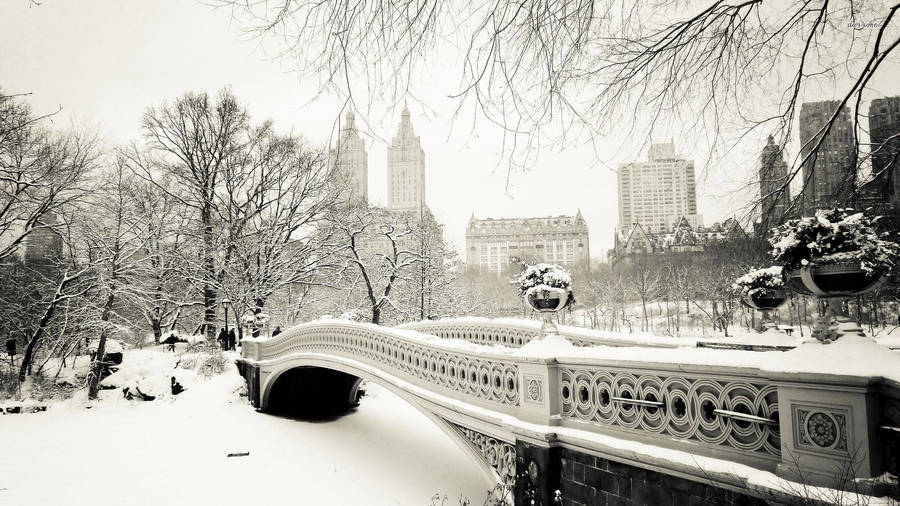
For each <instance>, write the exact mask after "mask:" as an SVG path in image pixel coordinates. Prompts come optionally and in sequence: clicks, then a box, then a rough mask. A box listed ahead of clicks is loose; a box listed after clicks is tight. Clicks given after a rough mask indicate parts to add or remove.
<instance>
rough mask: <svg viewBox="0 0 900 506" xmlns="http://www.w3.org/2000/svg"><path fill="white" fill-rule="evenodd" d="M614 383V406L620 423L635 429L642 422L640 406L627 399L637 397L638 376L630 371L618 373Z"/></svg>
mask: <svg viewBox="0 0 900 506" xmlns="http://www.w3.org/2000/svg"><path fill="white" fill-rule="evenodd" d="M614 381H615V383H614V384H613V397H614V399H613V407H614V409H615V412H616V419H617V420H618V424H619V425H621V426H623V427H627V428H629V429H633V428H635V427H637V426H638V425H639V424H640V423H641V413H640V408H638V407H637V405H635V404H634V403H629V402H627V400H625V399H635V398H637V377H636V376H634V375H633V374H629V373H621V374H616V375H615V376H614Z"/></svg>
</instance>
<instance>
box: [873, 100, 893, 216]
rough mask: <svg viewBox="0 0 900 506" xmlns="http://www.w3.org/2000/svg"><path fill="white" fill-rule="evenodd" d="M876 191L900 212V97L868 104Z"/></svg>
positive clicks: (874, 189) (884, 200)
mask: <svg viewBox="0 0 900 506" xmlns="http://www.w3.org/2000/svg"><path fill="white" fill-rule="evenodd" d="M869 138H870V140H871V143H872V148H871V149H872V176H873V178H874V181H873V183H874V186H875V188H873V191H875V192H878V193H880V195H879V196H880V197H881V198H880V199H879V200H881V201H883V202H889V203H890V207H892V208H893V211H894V213H897V212H898V211H900V96H898V97H885V98H876V99H875V100H872V102H871V103H870V104H869Z"/></svg>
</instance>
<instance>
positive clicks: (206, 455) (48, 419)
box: [0, 377, 489, 506]
mask: <svg viewBox="0 0 900 506" xmlns="http://www.w3.org/2000/svg"><path fill="white" fill-rule="evenodd" d="M227 379H228V378H225V377H220V378H217V379H214V380H211V381H207V382H203V383H202V384H200V383H198V384H197V385H196V386H195V388H194V389H193V390H189V391H187V392H185V393H184V394H182V395H181V396H180V397H179V398H178V400H177V401H175V402H157V403H130V404H126V403H124V401H122V402H119V401H115V400H112V399H111V400H110V402H108V403H106V402H105V403H102V404H101V405H100V406H99V407H95V408H94V409H90V410H88V409H84V408H73V409H65V408H55V409H51V410H50V411H48V412H46V413H39V414H29V415H7V416H0V456H2V458H0V505H4V506H7V505H8V506H18V505H27V506H37V505H48V506H49V505H53V506H56V505H82V504H84V505H87V504H90V505H91V506H103V505H111V506H112V505H115V506H123V505H160V506H162V505H182V504H183V505H192V506H198V505H223V506H224V505H249V504H259V505H265V504H296V505H305V504H309V505H332V504H334V505H345V504H346V505H363V504H365V505H422V506H425V505H428V504H429V503H430V500H431V496H432V495H434V494H435V493H436V492H439V493H441V494H447V495H448V496H449V500H448V501H447V504H448V506H449V505H453V506H455V505H456V504H458V501H457V499H456V498H457V496H458V495H459V494H464V495H466V496H467V497H469V498H470V499H472V501H473V502H474V503H475V504H480V503H481V501H483V499H484V497H485V494H486V491H487V488H488V487H489V483H488V482H487V480H486V478H485V477H484V476H483V475H481V473H480V472H479V470H478V469H477V468H476V466H474V465H472V464H471V463H470V461H469V460H468V459H467V457H466V456H465V455H464V454H463V453H462V451H461V450H460V449H459V448H458V447H456V446H455V445H454V443H453V442H452V441H451V440H450V439H449V438H448V437H447V436H446V435H445V434H443V433H442V432H441V431H440V429H438V428H437V427H435V426H434V425H432V424H431V422H430V421H428V420H427V419H426V418H425V417H424V416H423V415H421V414H420V413H418V412H417V411H416V410H415V409H414V408H412V407H411V406H409V405H408V404H406V403H405V402H404V401H402V400H400V399H399V398H398V397H396V396H394V395H393V394H390V393H389V392H387V391H385V390H383V389H381V388H379V387H377V386H375V385H369V387H368V390H369V393H370V394H371V396H370V397H367V398H365V399H363V404H362V405H361V406H360V407H359V408H358V410H357V411H356V412H354V413H352V414H349V415H347V416H344V417H342V418H340V419H338V420H335V421H330V422H319V423H311V422H303V421H296V420H291V419H287V418H279V417H275V416H271V415H266V414H260V413H256V412H255V411H254V410H253V409H252V408H251V407H249V406H247V405H245V404H230V403H228V401H227V399H223V395H222V394H221V392H222V391H223V388H221V385H219V386H217V383H227V381H226V380H227ZM231 379H233V378H231ZM224 390H225V391H227V387H226V388H225V389H224ZM104 393H105V394H109V395H112V394H118V392H115V391H111V392H104ZM188 394H191V395H188ZM242 451H249V452H250V456H248V457H239V458H226V454H228V453H230V452H242Z"/></svg>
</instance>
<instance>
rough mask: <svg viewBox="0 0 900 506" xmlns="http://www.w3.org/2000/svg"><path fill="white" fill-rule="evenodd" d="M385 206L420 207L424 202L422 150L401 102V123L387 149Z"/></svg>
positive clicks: (423, 159)
mask: <svg viewBox="0 0 900 506" xmlns="http://www.w3.org/2000/svg"><path fill="white" fill-rule="evenodd" d="M387 154H388V162H387V163H388V166H387V177H388V181H387V183H388V185H387V187H388V207H389V208H391V209H421V208H423V207H424V205H425V152H424V151H422V146H421V144H420V142H419V136H418V135H416V134H415V132H414V131H413V126H412V122H411V121H410V120H409V109H408V108H407V107H406V104H404V105H403V112H402V113H401V115H400V126H399V127H398V129H397V135H395V136H394V140H393V142H392V143H391V146H390V147H389V148H388V153H387Z"/></svg>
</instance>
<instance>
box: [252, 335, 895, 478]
mask: <svg viewBox="0 0 900 506" xmlns="http://www.w3.org/2000/svg"><path fill="white" fill-rule="evenodd" d="M525 330H527V328H526V329H525ZM512 335H513V334H507V337H509V336H512ZM464 339H465V336H461V338H448V337H443V338H442V337H438V336H435V335H429V334H424V333H421V332H417V331H413V330H410V329H408V328H390V327H381V326H377V325H372V324H364V323H356V322H350V321H346V320H319V321H315V322H311V323H307V324H303V325H298V326H296V327H294V328H291V329H288V330H286V331H285V332H284V333H282V334H281V335H279V336H277V337H275V338H271V339H245V340H244V341H243V342H242V343H243V348H242V356H243V359H242V360H243V362H244V363H245V364H248V365H251V366H253V367H257V368H259V369H260V370H262V372H263V373H265V374H262V376H261V377H262V378H269V377H273V376H277V372H278V371H279V370H281V369H286V368H290V367H297V366H299V365H303V364H304V360H307V359H308V358H309V357H315V356H322V355H331V356H335V357H341V358H344V359H349V361H350V362H351V363H359V364H361V365H360V366H359V367H361V368H363V367H364V368H369V369H373V368H374V369H377V370H378V371H380V372H381V373H383V374H385V375H387V376H389V377H393V378H396V379H397V380H400V384H403V382H405V384H408V385H410V386H409V387H407V388H423V389H425V390H427V391H429V392H433V393H434V394H435V395H436V396H437V398H439V399H448V401H447V402H455V401H462V402H463V403H467V404H463V405H462V406H465V405H469V406H473V407H474V406H479V407H480V408H479V409H484V408H487V409H489V410H491V412H493V413H494V414H495V416H500V417H503V416H508V417H511V418H508V419H506V420H507V421H506V422H504V423H527V424H534V425H533V426H537V427H546V430H547V431H550V432H553V433H556V434H558V435H559V437H577V438H585V437H587V438H590V437H608V436H612V437H614V438H618V439H619V440H626V441H629V440H630V441H635V442H638V443H643V444H650V445H655V446H658V447H663V448H672V449H676V450H681V451H684V452H687V453H689V454H697V455H706V456H709V457H715V458H721V459H726V460H729V461H733V462H739V463H742V464H747V465H751V466H753V467H756V468H759V469H765V470H769V471H775V470H776V468H777V469H778V470H779V472H780V473H781V472H782V470H783V469H788V468H796V467H797V466H798V464H797V462H798V461H797V458H798V456H807V457H808V458H807V459H806V460H803V459H801V460H800V462H801V463H802V466H803V468H802V469H800V471H802V472H804V473H806V474H813V475H816V474H817V473H818V475H817V479H818V481H826V480H827V479H828V477H829V475H828V473H832V472H833V470H834V468H835V466H838V467H839V466H840V465H843V464H845V463H846V462H847V461H848V459H849V460H853V461H854V462H855V463H854V465H858V466H859V467H858V469H859V472H860V473H861V474H859V475H860V476H873V474H871V473H876V474H877V473H879V472H882V471H883V469H882V467H883V465H882V464H881V462H882V461H883V455H882V454H883V453H884V452H886V451H889V450H887V449H885V448H888V447H889V445H886V444H882V443H883V441H882V440H884V441H888V442H889V440H888V439H886V438H888V437H890V434H892V433H893V432H892V430H888V429H880V428H879V427H897V426H898V425H900V421H897V412H898V411H900V408H898V404H897V398H898V395H896V393H897V390H898V389H897V388H896V387H892V388H893V389H892V390H890V391H891V392H894V394H892V395H887V394H885V393H884V391H885V390H884V389H885V388H886V387H884V386H883V385H885V384H886V383H890V384H891V385H897V384H898V383H897V382H898V381H900V356H898V355H897V354H895V353H892V352H890V351H887V350H886V349H885V348H883V347H881V346H879V345H877V344H876V343H875V342H874V341H872V340H870V339H868V338H864V337H857V336H845V337H843V338H841V339H840V340H838V342H836V343H833V344H829V345H823V344H820V343H817V342H815V343H804V344H801V345H800V346H798V347H797V348H796V349H794V350H791V351H787V352H777V351H763V352H753V351H743V350H717V349H709V348H696V347H695V348H690V347H682V348H648V347H640V346H615V347H612V346H593V347H584V346H581V347H579V346H574V345H573V344H572V343H571V342H569V341H567V340H566V339H564V338H562V337H559V336H548V337H544V338H542V339H536V340H532V341H530V342H527V343H525V344H524V345H522V346H521V347H518V343H517V342H516V343H513V346H515V347H513V346H503V345H490V346H488V345H480V344H474V343H472V342H468V341H466V340H464ZM523 339H524V337H523ZM279 368H281V369H279ZM362 370H363V369H360V371H362ZM273 372H274V373H276V374H275V375H272V374H271V373H273ZM260 381H261V382H264V381H266V380H264V379H262V380H260ZM259 388H260V389H261V390H262V391H265V389H266V388H267V387H266V385H264V384H260V385H259ZM460 406H461V405H459V404H457V405H456V407H455V408H454V409H455V410H457V411H459V410H460V409H462V411H460V412H465V408H460ZM473 409H474V408H473ZM873 416H874V417H876V419H873V418H872V417H873ZM572 431H574V432H572ZM889 433H890V434H889ZM590 434H594V435H596V436H590ZM783 448H787V449H788V450H789V451H788V452H785V453H783V452H782V449H783ZM623 451H624V450H623ZM784 472H785V473H788V471H784Z"/></svg>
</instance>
